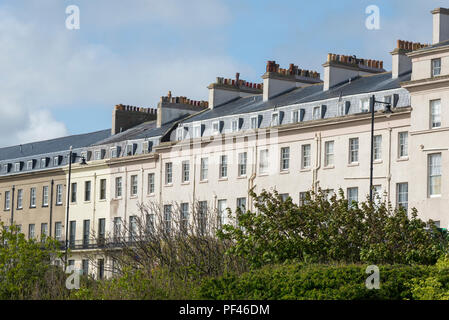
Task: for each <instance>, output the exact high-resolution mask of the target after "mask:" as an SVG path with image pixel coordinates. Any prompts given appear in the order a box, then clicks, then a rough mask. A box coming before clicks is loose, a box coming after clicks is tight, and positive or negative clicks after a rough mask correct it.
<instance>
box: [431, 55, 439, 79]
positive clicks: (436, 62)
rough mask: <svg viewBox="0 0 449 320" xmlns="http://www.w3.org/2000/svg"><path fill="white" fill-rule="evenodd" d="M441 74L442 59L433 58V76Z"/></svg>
mask: <svg viewBox="0 0 449 320" xmlns="http://www.w3.org/2000/svg"><path fill="white" fill-rule="evenodd" d="M440 74H441V59H433V60H432V77H436V76H439V75H440Z"/></svg>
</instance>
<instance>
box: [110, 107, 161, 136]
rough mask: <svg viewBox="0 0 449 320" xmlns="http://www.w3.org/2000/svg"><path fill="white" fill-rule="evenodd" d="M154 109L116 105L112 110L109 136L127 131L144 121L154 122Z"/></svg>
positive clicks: (155, 113)
mask: <svg viewBox="0 0 449 320" xmlns="http://www.w3.org/2000/svg"><path fill="white" fill-rule="evenodd" d="M156 117H157V112H156V109H152V108H139V107H134V106H126V105H123V104H118V105H116V106H115V107H114V109H113V110H112V128H111V134H112V135H114V134H117V133H119V132H122V131H125V130H128V129H130V128H132V127H134V126H137V125H138V124H141V123H144V122H146V121H151V120H156Z"/></svg>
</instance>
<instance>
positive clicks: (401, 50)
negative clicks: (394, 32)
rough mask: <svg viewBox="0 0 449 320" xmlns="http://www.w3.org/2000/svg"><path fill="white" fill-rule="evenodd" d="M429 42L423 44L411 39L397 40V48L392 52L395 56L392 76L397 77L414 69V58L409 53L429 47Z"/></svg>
mask: <svg viewBox="0 0 449 320" xmlns="http://www.w3.org/2000/svg"><path fill="white" fill-rule="evenodd" d="M428 46H429V45H428V44H421V43H419V42H418V43H416V42H410V41H402V40H398V41H397V46H396V48H395V49H394V50H393V51H392V52H390V54H391V56H392V57H393V62H392V77H393V79H397V78H398V77H399V76H400V75H401V74H403V73H405V72H407V71H411V70H412V60H411V59H410V58H409V57H408V56H407V53H409V52H412V51H414V50H419V49H422V48H425V47H428Z"/></svg>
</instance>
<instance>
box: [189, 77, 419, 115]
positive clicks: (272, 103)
mask: <svg viewBox="0 0 449 320" xmlns="http://www.w3.org/2000/svg"><path fill="white" fill-rule="evenodd" d="M410 79H411V71H410V72H407V73H405V74H402V75H400V76H399V77H398V78H397V79H393V78H392V75H391V72H384V73H380V74H375V75H370V76H359V77H355V78H353V79H351V82H349V81H345V82H344V83H342V84H338V85H336V86H334V87H332V88H330V89H329V90H327V91H323V84H322V83H320V84H315V85H310V86H307V87H304V88H295V89H293V90H289V91H287V92H284V93H282V94H280V95H278V96H277V97H274V98H272V99H270V100H269V101H265V102H264V101H263V98H262V95H261V94H259V95H254V96H249V97H244V98H238V99H234V100H232V101H231V102H229V103H226V104H223V105H221V106H218V107H215V108H214V109H212V110H207V111H205V112H203V113H201V114H198V115H196V116H192V117H190V118H188V119H186V121H183V122H184V123H190V122H195V121H202V120H208V119H214V118H219V117H223V116H229V115H234V114H243V113H251V112H258V111H262V110H268V109H271V108H274V107H280V106H287V105H292V104H299V103H307V102H314V101H321V100H328V99H332V98H338V97H340V95H341V96H342V97H344V96H351V95H356V94H363V93H369V92H376V91H384V90H391V89H398V88H401V85H400V83H401V82H403V81H409V80H410Z"/></svg>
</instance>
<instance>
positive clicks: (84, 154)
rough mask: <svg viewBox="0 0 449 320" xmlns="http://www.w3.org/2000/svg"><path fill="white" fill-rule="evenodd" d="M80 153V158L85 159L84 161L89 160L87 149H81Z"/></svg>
mask: <svg viewBox="0 0 449 320" xmlns="http://www.w3.org/2000/svg"><path fill="white" fill-rule="evenodd" d="M80 155H81V158H84V159H86V161H88V160H90V159H88V158H87V151H81V153H80Z"/></svg>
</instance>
